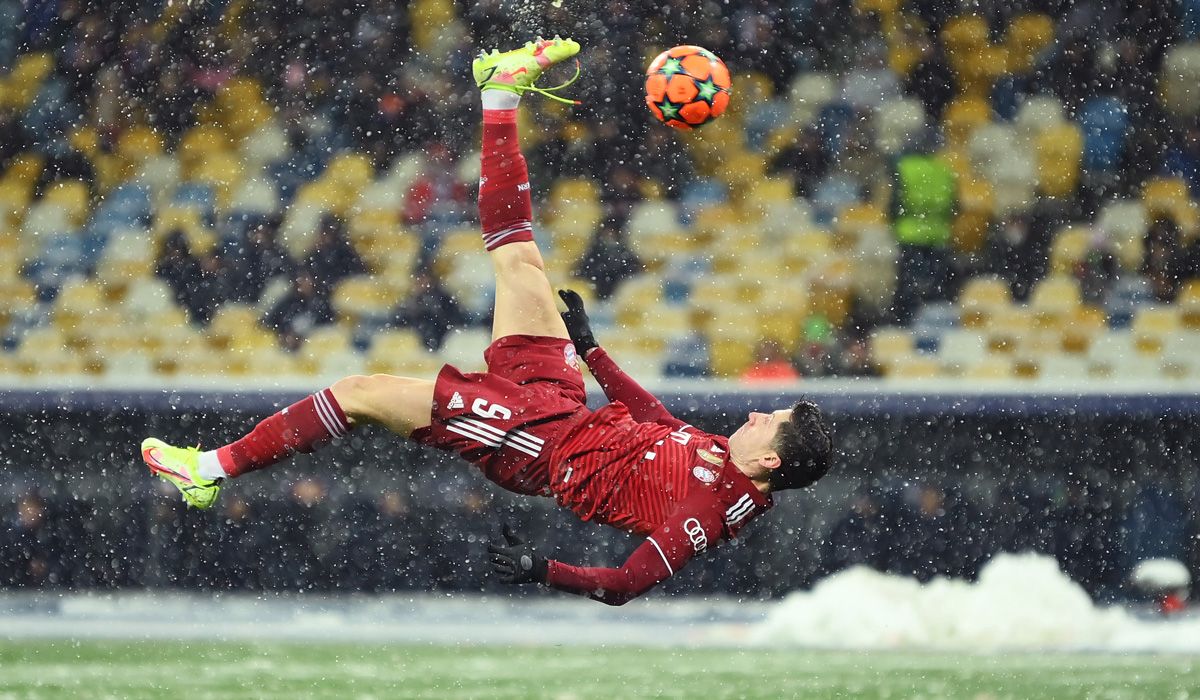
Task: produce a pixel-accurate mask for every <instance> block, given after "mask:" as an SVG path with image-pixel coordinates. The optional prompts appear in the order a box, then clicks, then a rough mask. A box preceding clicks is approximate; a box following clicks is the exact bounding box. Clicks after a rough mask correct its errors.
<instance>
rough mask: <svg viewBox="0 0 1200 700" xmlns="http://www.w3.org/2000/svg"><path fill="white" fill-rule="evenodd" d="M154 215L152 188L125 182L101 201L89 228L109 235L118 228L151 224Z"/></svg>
mask: <svg viewBox="0 0 1200 700" xmlns="http://www.w3.org/2000/svg"><path fill="white" fill-rule="evenodd" d="M152 217H153V206H152V203H151V201H150V189H149V188H148V187H145V186H144V185H136V184H124V185H121V186H120V187H117V188H116V189H114V190H113V191H112V192H109V193H108V194H107V195H106V196H105V197H104V199H102V200H101V201H100V204H99V205H98V206H97V207H96V212H95V213H94V214H93V215H92V220H91V221H90V222H89V223H88V230H89V231H91V232H93V233H96V234H99V235H103V236H105V237H107V236H109V235H111V234H112V233H113V232H114V231H117V230H121V229H127V228H135V227H136V228H144V227H146V226H149V225H150V221H151V218H152Z"/></svg>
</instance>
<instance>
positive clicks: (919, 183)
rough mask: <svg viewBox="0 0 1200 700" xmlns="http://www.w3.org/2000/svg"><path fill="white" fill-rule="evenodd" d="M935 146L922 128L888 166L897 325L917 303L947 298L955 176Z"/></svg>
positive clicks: (934, 137)
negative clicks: (896, 248) (895, 246)
mask: <svg viewBox="0 0 1200 700" xmlns="http://www.w3.org/2000/svg"><path fill="white" fill-rule="evenodd" d="M937 147H938V137H937V133H936V132H935V131H933V130H932V129H931V128H929V129H925V130H922V131H921V132H920V133H919V135H918V136H917V137H916V138H915V140H914V142H913V143H912V145H911V146H910V147H909V149H908V150H907V152H906V153H904V154H903V155H902V156H901V157H900V158H899V159H898V160H897V162H896V165H895V168H894V181H893V184H892V206H891V218H892V226H893V230H894V231H895V235H896V240H897V241H898V242H899V247H900V256H899V259H898V261H897V263H896V294H895V297H894V298H893V300H892V317H893V319H894V320H895V321H896V322H897V323H900V324H907V323H908V322H909V321H910V320H911V319H912V317H913V314H914V313H915V312H916V310H917V307H918V306H919V305H920V304H922V303H923V302H926V301H932V300H942V299H945V298H947V296H948V294H947V286H948V284H949V281H950V280H949V276H950V261H949V245H950V232H951V225H952V224H953V222H954V216H955V210H956V209H957V206H958V190H957V186H958V179H957V176H956V175H955V174H954V170H953V169H952V168H951V167H950V166H949V164H947V163H946V162H945V161H943V160H941V159H940V158H938V157H937V156H936V155H935V152H936V150H937Z"/></svg>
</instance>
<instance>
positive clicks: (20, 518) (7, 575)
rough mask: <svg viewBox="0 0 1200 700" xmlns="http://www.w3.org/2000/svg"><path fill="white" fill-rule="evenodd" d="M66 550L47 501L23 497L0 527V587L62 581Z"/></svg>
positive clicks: (31, 586) (47, 583)
mask: <svg viewBox="0 0 1200 700" xmlns="http://www.w3.org/2000/svg"><path fill="white" fill-rule="evenodd" d="M65 551H66V549H65V548H64V543H63V542H61V541H60V538H59V537H58V534H57V533H56V532H55V523H54V521H53V517H52V514H50V513H49V512H48V511H47V507H46V503H45V502H44V501H43V500H42V499H41V498H40V497H38V496H36V495H34V494H27V495H25V496H22V497H21V499H20V500H19V501H18V502H17V511H16V513H15V514H14V517H13V518H12V520H11V521H10V522H8V523H6V524H5V527H4V529H3V530H0V586H13V587H17V588H38V587H42V586H47V585H55V584H61V583H62V572H61V570H60V568H61V566H62V564H64V561H63V554H64V552H65Z"/></svg>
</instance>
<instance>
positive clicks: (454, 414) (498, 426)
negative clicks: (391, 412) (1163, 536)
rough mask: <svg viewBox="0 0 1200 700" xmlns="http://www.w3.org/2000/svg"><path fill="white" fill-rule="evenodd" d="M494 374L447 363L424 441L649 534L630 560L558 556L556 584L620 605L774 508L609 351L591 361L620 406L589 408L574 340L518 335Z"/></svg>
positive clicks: (501, 480) (524, 489)
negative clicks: (613, 562) (606, 562)
mask: <svg viewBox="0 0 1200 700" xmlns="http://www.w3.org/2000/svg"><path fill="white" fill-rule="evenodd" d="M484 359H485V360H486V362H487V365H488V372H482V373H466V374H464V373H462V372H460V371H458V370H457V369H456V368H454V367H452V366H449V365H447V366H445V367H443V368H442V371H441V372H440V373H439V375H438V380H437V383H436V384H435V388H434V397H433V401H434V403H433V410H432V414H431V422H430V425H429V426H427V427H423V428H420V429H418V430H416V431H414V432H413V434H412V437H413V439H415V440H417V441H419V442H422V443H424V444H428V445H431V446H434V447H437V448H438V449H442V450H447V451H451V452H455V453H457V454H459V455H460V456H462V457H463V458H464V459H466V460H468V461H470V462H472V463H473V464H475V465H477V466H478V467H479V469H480V470H481V471H482V472H483V473H484V475H486V476H487V478H488V479H490V480H492V481H493V482H495V483H496V484H498V485H500V486H501V487H503V488H505V489H508V490H510V491H514V492H516V493H522V494H527V495H538V496H552V497H554V498H555V499H557V500H558V502H559V503H561V504H562V505H564V506H566V507H568V508H570V509H571V510H572V511H574V512H575V513H576V514H577V515H579V517H580V518H582V519H584V520H590V521H594V522H599V523H604V524H607V525H612V526H613V527H617V528H620V529H622V530H626V531H628V532H632V533H636V534H639V535H645V536H646V541H645V542H644V543H642V545H641V546H640V547H638V548H637V550H636V551H634V553H633V554H632V555H631V556H630V557H629V559H628V561H626V562H625V564H624V565H623V566H621V567H620V568H590V567H577V566H571V565H568V564H564V563H562V562H557V561H551V562H550V564H549V567H548V581H547V583H548V584H549V585H550V586H553V587H554V588H559V589H562V590H567V591H572V592H575V593H580V594H583V595H587V596H590V597H592V598H595V599H596V600H600V601H603V602H605V603H609V604H612V605H619V604H621V603H624V602H626V601H628V600H630V599H632V598H635V597H637V596H638V595H640V594H642V593H644V592H645V591H647V590H649V589H650V588H651V587H652V586H654V585H655V584H657V583H658V582H660V581H662V580H663V579H665V578H667V577H668V576H670V575H671V574H673V573H675V572H676V571H678V570H679V569H680V568H682V567H683V566H684V565H685V564H687V562H688V561H689V560H691V558H692V557H694V556H696V555H697V554H699V553H701V552H703V551H704V550H706V549H708V548H709V547H713V546H715V545H716V544H717V543H719V542H721V541H722V540H726V539H730V538H732V537H735V536H736V535H737V533H738V532H739V531H740V530H741V528H742V527H744V526H745V525H746V523H747V522H749V521H750V520H751V519H752V518H754V517H755V516H757V515H758V514H760V513H762V512H764V511H765V510H767V509H768V508H770V507H771V499H770V497H769V496H767V495H766V494H763V493H762V492H760V491H759V490H758V489H757V488H756V487H755V486H754V484H753V483H752V482H751V481H750V479H749V478H747V477H746V476H745V475H744V474H742V473H741V471H739V470H738V469H737V467H735V466H733V464H732V463H731V462H730V461H729V452H728V450H729V442H728V440H727V439H726V438H724V437H721V436H718V435H710V434H708V433H705V432H702V431H699V430H696V429H695V428H693V427H691V426H688V425H685V424H684V423H683V422H682V421H680V420H678V419H676V418H675V417H673V416H672V415H671V414H670V413H668V412H667V410H666V409H665V408H664V407H663V405H662V403H660V402H659V401H658V399H656V398H654V397H653V396H652V395H651V394H650V393H649V392H647V391H646V390H645V389H643V388H642V387H641V386H640V385H638V384H637V382H635V381H634V380H633V379H631V378H630V377H629V376H628V375H626V374H625V373H624V372H622V371H621V370H620V368H619V367H617V365H616V364H615V363H614V362H613V361H612V360H611V359H610V358H609V357H608V355H607V354H606V353H605V352H604V350H602V349H599V348H597V349H595V350H593V351H592V352H591V353H589V354H588V357H587V363H588V367H589V368H591V370H592V374H593V375H595V377H596V378H597V379H598V380H599V381H600V385H601V386H602V387H603V388H604V393H605V394H606V395H607V396H608V398H609V400H610V401H611V403H609V404H608V405H607V406H604V407H603V408H600V409H599V410H596V411H591V410H589V409H588V408H587V406H586V404H585V401H586V398H587V397H586V393H585V389H584V385H583V376H582V374H580V371H579V367H578V364H577V362H576V357H575V347H574V346H573V345H572V344H571V341H569V340H567V339H565V338H549V337H540V336H507V337H504V338H500V339H499V340H497V341H495V342H494V343H493V344H492V345H491V346H490V347H489V348H488V350H487V351H486V352H485V353H484Z"/></svg>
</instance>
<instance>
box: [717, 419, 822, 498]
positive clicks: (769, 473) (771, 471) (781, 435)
mask: <svg viewBox="0 0 1200 700" xmlns="http://www.w3.org/2000/svg"><path fill="white" fill-rule="evenodd" d="M832 452H833V440H832V438H831V437H830V432H829V426H828V425H827V424H826V423H825V418H824V416H822V415H821V409H820V408H818V407H817V405H816V404H815V403H813V402H811V401H800V402H799V403H797V404H796V405H795V406H793V407H792V408H791V409H786V408H784V409H780V410H778V411H774V412H772V413H751V414H750V416H749V418H748V420H747V421H746V422H745V423H744V424H743V425H742V427H740V428H738V429H737V431H736V432H735V433H734V434H733V435H730V436H729V453H730V457H731V458H732V459H733V461H734V462H735V463H738V464H742V465H747V466H750V467H751V468H753V469H754V470H756V471H757V472H758V475H759V476H762V477H764V478H765V479H766V480H767V483H768V484H770V487H771V490H772V491H784V490H787V489H799V488H804V487H805V486H808V485H809V484H812V483H813V482H815V481H816V480H817V479H820V478H821V477H822V476H825V472H827V471H829V462H830V456H831V454H832ZM751 476H752V477H753V476H754V475H753V474H752V475H751Z"/></svg>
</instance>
